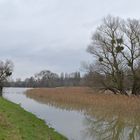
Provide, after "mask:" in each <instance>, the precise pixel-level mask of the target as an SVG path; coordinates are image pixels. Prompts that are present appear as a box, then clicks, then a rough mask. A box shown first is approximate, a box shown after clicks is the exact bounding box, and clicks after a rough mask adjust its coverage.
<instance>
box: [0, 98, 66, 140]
mask: <svg viewBox="0 0 140 140" xmlns="http://www.w3.org/2000/svg"><path fill="white" fill-rule="evenodd" d="M0 139H4V140H23V139H24V140H67V139H66V138H65V137H64V136H63V135H61V134H59V133H58V132H56V131H55V130H54V129H53V128H50V127H49V126H48V125H47V124H46V123H45V121H44V120H42V119H39V118H37V117H36V116H35V115H33V114H32V113H30V112H27V111H25V110H24V109H23V108H22V107H20V106H19V105H18V104H15V103H13V102H11V101H8V100H7V99H4V98H2V97H0Z"/></svg>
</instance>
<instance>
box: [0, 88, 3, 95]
mask: <svg viewBox="0 0 140 140" xmlns="http://www.w3.org/2000/svg"><path fill="white" fill-rule="evenodd" d="M2 89H3V87H2V86H0V97H2Z"/></svg>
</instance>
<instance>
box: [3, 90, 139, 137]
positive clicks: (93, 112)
mask: <svg viewBox="0 0 140 140" xmlns="http://www.w3.org/2000/svg"><path fill="white" fill-rule="evenodd" d="M25 91H26V89H7V90H5V94H4V97H5V98H6V99H8V100H11V101H13V102H15V103H18V104H20V105H21V106H22V107H23V108H24V109H26V110H27V111H29V112H32V113H33V114H35V115H36V116H38V117H39V118H41V119H44V120H45V121H46V122H47V123H49V124H50V125H51V126H52V127H53V128H55V129H56V130H57V131H58V132H60V133H62V134H63V135H65V136H66V137H68V138H69V140H140V116H139V114H140V112H139V111H138V112H136V114H133V115H129V114H128V115H126V114H125V113H123V112H118V114H116V113H114V112H112V111H110V110H109V109H107V110H106V109H104V108H102V109H101V108H95V107H93V106H89V105H87V106H86V105H82V104H79V103H72V104H68V103H64V102H60V101H59V102H54V101H51V100H48V101H46V100H43V99H41V98H33V99H32V98H31V97H30V98H29V97H28V98H27V96H26V95H25V94H23V93H24V92H25ZM124 114H125V115H124Z"/></svg>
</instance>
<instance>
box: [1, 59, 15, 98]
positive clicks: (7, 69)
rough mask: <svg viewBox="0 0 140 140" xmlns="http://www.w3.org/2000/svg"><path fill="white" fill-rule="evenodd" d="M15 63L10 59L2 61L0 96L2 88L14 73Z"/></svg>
mask: <svg viewBox="0 0 140 140" xmlns="http://www.w3.org/2000/svg"><path fill="white" fill-rule="evenodd" d="M12 71H13V63H12V62H11V61H9V60H7V61H5V62H4V61H0V96H2V89H3V86H4V83H5V82H6V81H7V79H8V77H9V76H11V75H12Z"/></svg>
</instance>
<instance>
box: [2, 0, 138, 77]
mask: <svg viewBox="0 0 140 140" xmlns="http://www.w3.org/2000/svg"><path fill="white" fill-rule="evenodd" d="M139 4H140V2H139V0H129V1H128V0H123V1H122V0H118V1H112V0H106V1H103V0H98V1H97V0H67V1H66V0H0V50H1V51H0V59H7V58H8V59H11V60H13V61H14V63H15V71H14V78H16V77H22V78H25V77H26V76H30V75H32V74H34V73H36V72H38V71H40V70H41V69H51V70H52V71H55V72H61V71H64V72H65V71H68V72H71V71H76V70H79V67H80V62H81V61H84V60H85V61H86V60H87V61H89V60H91V57H90V56H89V55H88V54H87V53H86V51H85V50H86V47H87V45H88V44H89V43H90V38H91V35H92V32H93V31H94V29H95V28H96V26H98V24H100V22H101V19H102V18H103V17H104V16H106V15H108V14H111V15H115V16H120V17H122V18H127V17H130V18H131V17H132V18H139V12H140V10H139Z"/></svg>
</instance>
